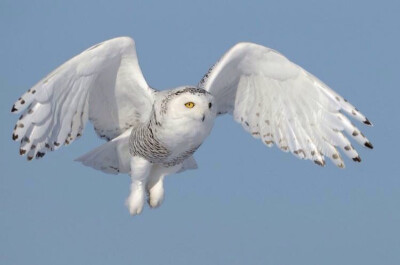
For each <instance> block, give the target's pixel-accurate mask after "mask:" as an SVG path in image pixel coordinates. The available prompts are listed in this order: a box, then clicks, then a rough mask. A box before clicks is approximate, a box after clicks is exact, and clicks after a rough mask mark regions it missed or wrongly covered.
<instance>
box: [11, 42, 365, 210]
mask: <svg viewBox="0 0 400 265" xmlns="http://www.w3.org/2000/svg"><path fill="white" fill-rule="evenodd" d="M11 111H12V112H21V111H22V115H21V116H20V118H19V120H18V122H17V123H16V125H15V128H14V131H13V134H12V139H13V140H15V141H19V142H20V150H19V152H20V154H21V155H26V156H27V158H28V160H32V159H33V158H41V157H43V156H44V155H45V153H46V152H47V151H53V150H57V149H58V148H60V147H61V146H63V145H68V144H70V143H72V142H73V141H75V139H77V138H78V137H80V136H81V135H82V132H83V130H84V128H85V124H86V122H87V121H88V120H90V121H91V122H92V123H93V125H94V129H95V130H96V133H97V134H98V135H99V136H100V137H101V138H103V139H106V140H107V142H106V143H105V144H103V145H101V146H99V147H97V148H96V149H94V150H92V151H90V152H88V153H87V154H85V155H83V156H81V157H79V158H78V159H77V161H79V162H81V163H82V164H84V165H86V166H89V167H92V168H94V169H97V170H101V171H103V172H105V173H110V174H118V173H128V174H130V176H131V180H132V183H131V189H130V195H129V197H128V198H127V200H126V205H127V207H128V208H129V212H130V213H131V214H132V215H135V214H139V213H141V211H142V209H143V206H144V203H145V200H146V198H147V202H148V204H149V205H150V207H152V208H154V207H157V206H159V205H160V204H161V203H162V201H163V198H164V188H163V180H164V177H165V176H166V175H170V174H174V173H178V172H182V171H185V170H188V169H195V168H197V164H196V161H195V159H194V158H193V154H194V152H196V150H197V148H199V146H200V145H201V144H202V143H203V141H204V140H205V139H206V137H207V136H208V135H209V133H210V131H211V129H212V127H213V124H214V120H215V118H216V117H217V116H219V115H223V114H227V113H228V114H231V115H232V116H233V118H234V120H235V121H237V122H238V123H240V124H241V125H242V127H243V128H244V129H245V130H246V131H247V132H248V133H250V134H251V135H252V136H253V137H254V138H258V139H260V140H261V142H263V143H264V144H265V145H267V146H269V147H270V146H272V145H273V144H275V145H276V146H277V147H278V148H280V149H281V150H282V151H284V152H291V153H293V154H294V155H295V156H297V157H298V158H301V159H308V160H311V161H313V162H315V163H316V164H317V165H320V166H324V165H325V159H324V158H325V157H328V158H329V159H330V160H331V161H332V162H333V163H334V164H335V165H336V166H338V167H341V168H343V167H344V163H343V160H342V157H341V155H340V153H341V154H345V155H346V156H348V157H349V158H351V159H352V160H353V161H356V162H360V161H361V159H360V156H359V155H358V153H357V151H356V150H355V149H354V148H353V146H352V145H351V143H350V141H349V139H348V138H347V136H350V137H352V138H353V139H354V140H355V141H356V142H358V143H359V144H361V145H364V146H366V147H368V148H371V149H372V148H373V147H372V144H371V143H370V142H369V141H368V139H367V138H366V137H365V136H364V135H363V134H362V133H361V132H360V130H359V129H357V128H356V127H355V126H354V125H353V123H352V122H351V121H350V120H349V118H348V117H347V116H346V115H344V114H347V115H348V116H350V117H352V118H354V119H356V120H359V121H361V122H363V123H365V124H367V125H371V123H370V122H369V120H368V119H367V118H366V117H365V116H364V115H363V114H361V113H360V112H359V111H358V110H357V109H356V108H355V107H354V106H353V105H351V104H350V103H349V102H348V101H347V100H345V99H344V98H343V97H341V96H340V95H338V94H337V93H336V92H334V91H333V90H331V89H330V88H329V87H328V86H327V85H325V84H324V83H323V82H321V81H320V80H318V79H317V78H316V77H315V76H313V75H312V74H310V73H308V72H307V71H306V70H304V69H303V68H301V67H300V66H298V65H296V64H294V63H292V62H291V61H289V60H288V59H287V58H286V57H284V56H283V55H282V54H280V53H279V52H277V51H274V50H272V49H270V48H267V47H264V46H261V45H258V44H254V43H238V44H236V45H235V46H233V47H232V48H231V49H230V50H229V51H228V52H226V53H225V54H224V55H223V56H222V58H221V59H220V60H219V61H218V62H217V63H215V65H214V66H212V67H211V68H210V69H209V71H208V72H207V73H206V74H205V76H204V77H203V78H202V79H201V80H200V82H199V83H198V84H197V86H182V87H178V88H174V89H171V90H165V91H158V90H156V89H154V88H151V87H150V86H149V85H148V84H147V83H146V81H145V79H144V77H143V75H142V72H141V70H140V67H139V63H138V58H137V55H136V49H135V43H134V41H133V39H131V38H129V37H119V38H115V39H111V40H108V41H105V42H102V43H99V44H97V45H94V46H93V47H91V48H89V49H87V50H85V51H83V52H82V53H81V54H79V55H77V56H75V57H73V58H72V59H70V60H69V61H67V62H65V63H64V64H63V65H61V66H60V67H58V68H57V69H55V70H54V71H53V72H51V73H50V74H49V75H48V76H46V77H45V78H44V79H42V80H41V81H39V83H37V84H36V85H35V86H33V87H32V88H31V89H29V90H28V91H27V92H26V93H25V94H24V95H22V96H21V97H20V98H19V99H18V101H17V102H16V103H15V104H14V105H13V107H12V110H11ZM343 132H345V133H346V134H347V136H345V134H344V133H343ZM339 150H340V151H341V152H340V153H339Z"/></svg>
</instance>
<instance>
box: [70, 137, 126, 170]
mask: <svg viewBox="0 0 400 265" xmlns="http://www.w3.org/2000/svg"><path fill="white" fill-rule="evenodd" d="M130 134H131V130H128V131H126V132H124V133H123V134H121V135H120V136H118V137H116V138H114V139H112V140H111V141H109V142H107V143H105V144H103V145H100V146H99V147H97V148H96V149H94V150H92V151H90V152H88V153H86V154H84V155H83V156H81V157H79V158H77V159H75V161H78V162H81V163H82V164H84V165H85V166H88V167H91V168H94V169H97V170H100V171H103V172H105V173H108V174H114V175H116V174H118V173H129V172H130V157H131V155H130V154H129V136H130Z"/></svg>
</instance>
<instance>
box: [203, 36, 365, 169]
mask: <svg viewBox="0 0 400 265" xmlns="http://www.w3.org/2000/svg"><path fill="white" fill-rule="evenodd" d="M199 87H201V88H204V89H205V90H207V91H209V92H210V93H211V94H213V96H214V98H215V101H216V103H217V104H216V107H217V113H219V114H224V113H231V114H233V117H234V119H235V120H236V121H237V122H239V123H240V124H241V125H242V126H243V128H244V129H245V130H246V131H247V132H249V133H251V134H252V135H253V137H255V138H260V139H261V140H262V141H263V143H265V144H266V145H267V146H272V145H273V144H276V145H277V147H278V148H280V149H281V150H282V151H285V152H289V151H290V152H291V153H293V154H294V155H295V156H297V157H298V158H301V159H308V160H313V161H314V162H315V163H316V164H318V165H321V166H324V165H325V158H324V157H325V156H326V157H328V158H329V159H330V160H331V161H332V162H333V163H334V164H335V165H336V166H338V167H341V168H343V167H344V163H343V160H342V158H341V155H340V153H339V151H338V149H340V150H341V151H342V152H343V153H344V154H345V155H346V156H348V157H350V158H352V159H353V160H354V161H356V162H360V161H361V159H360V157H359V155H358V153H357V151H356V150H355V149H354V148H353V146H352V145H351V143H350V141H349V140H348V138H347V137H346V136H345V135H344V134H343V132H346V133H347V134H348V135H349V136H351V137H352V138H353V139H354V140H355V141H356V142H358V143H359V144H361V145H364V146H366V147H369V148H372V144H371V143H370V142H369V140H368V139H367V138H366V137H365V136H364V135H363V134H362V133H361V132H360V130H359V129H358V128H356V127H355V126H354V124H352V123H351V121H350V120H349V119H348V118H347V117H346V116H345V115H344V114H347V115H349V116H350V117H352V118H354V119H356V120H358V121H361V122H363V123H365V124H367V125H371V123H370V121H369V120H368V119H367V118H366V117H365V116H364V115H363V114H362V113H361V112H360V111H359V110H357V109H356V108H355V107H354V106H353V105H352V104H351V103H349V102H348V101H347V100H346V99H344V98H343V97H342V96H340V95H339V94H337V93H336V92H335V91H333V90H332V89H330V88H329V87H328V86H327V85H325V84H324V83H323V82H321V81H320V80H319V79H317V78H316V77H315V76H313V75H312V74H310V73H308V72H307V71H305V70H304V69H302V68H301V67H300V66H298V65H296V64H294V63H292V62H291V61H289V60H288V59H287V58H286V57H284V56H283V55H281V54H280V53H278V52H276V51H274V50H272V49H269V48H267V47H264V46H261V45H257V44H254V43H239V44H237V45H235V46H234V47H232V48H231V49H230V50H229V51H228V52H227V53H226V54H225V55H224V56H223V57H222V58H221V59H220V60H219V61H218V62H217V63H216V64H215V65H214V66H213V67H212V68H211V69H210V70H209V72H208V73H207V74H206V75H205V76H204V77H203V79H202V80H201V81H200V83H199Z"/></svg>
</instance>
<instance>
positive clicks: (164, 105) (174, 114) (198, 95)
mask: <svg viewBox="0 0 400 265" xmlns="http://www.w3.org/2000/svg"><path fill="white" fill-rule="evenodd" d="M213 105H214V99H213V96H212V95H211V94H210V93H209V92H207V91H205V90H204V89H201V88H197V87H190V86H183V87H178V88H176V89H172V90H169V91H163V92H162V93H160V94H159V97H158V99H156V102H155V111H156V113H160V114H161V116H162V117H160V118H161V119H164V118H165V117H168V120H181V121H182V122H185V121H187V122H189V121H190V122H201V123H202V122H207V121H213V120H214V118H215V115H216V111H215V106H213Z"/></svg>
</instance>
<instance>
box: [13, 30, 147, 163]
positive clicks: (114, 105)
mask: <svg viewBox="0 0 400 265" xmlns="http://www.w3.org/2000/svg"><path fill="white" fill-rule="evenodd" d="M153 93H154V90H153V89H152V88H150V87H149V86H148V85H147V83H146V81H145V79H144V77H143V75H142V72H141V70H140V67H139V64H138V60H137V55H136V50H135V43H134V41H133V40H132V39H131V38H128V37H120V38H115V39H111V40H108V41H105V42H102V43H99V44H97V45H94V46H92V47H91V48H89V49H87V50H85V51H84V52H82V53H81V54H79V55H77V56H75V57H73V58H72V59H70V60H69V61H67V62H65V63H64V64H63V65H61V66H60V67H58V68H57V69H55V70H54V71H52V72H51V73H50V74H49V75H47V76H46V77H45V78H43V79H42V80H41V81H39V82H38V83H37V84H36V85H34V86H33V87H32V88H31V89H29V90H28V91H27V92H26V93H25V94H23V95H22V96H21V97H20V98H19V99H18V101H17V102H15V104H14V105H13V107H12V112H16V113H18V112H21V111H23V113H22V115H21V117H20V119H19V121H18V122H17V124H16V126H15V128H14V132H13V139H14V140H16V141H20V142H21V147H20V153H21V154H22V155H23V154H27V156H28V159H29V160H30V159H32V158H34V157H37V158H40V157H42V156H43V155H44V153H45V152H46V151H47V150H56V149H58V148H60V147H61V146H63V145H66V144H69V143H71V142H73V141H74V140H75V139H76V138H77V137H79V136H81V135H82V131H83V129H84V128H85V124H86V122H87V121H88V119H89V120H91V121H92V123H93V124H94V128H95V130H96V132H97V134H98V135H99V136H101V137H103V138H106V139H113V138H115V137H117V136H118V135H120V134H121V133H123V132H124V131H126V130H127V129H129V128H131V127H133V126H135V125H136V124H138V123H139V122H141V121H144V120H146V119H147V118H148V116H149V115H150V113H151V108H152V104H153V100H154V99H153ZM27 106H28V107H27Z"/></svg>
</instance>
